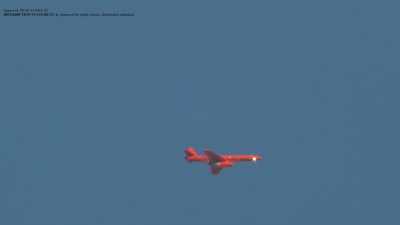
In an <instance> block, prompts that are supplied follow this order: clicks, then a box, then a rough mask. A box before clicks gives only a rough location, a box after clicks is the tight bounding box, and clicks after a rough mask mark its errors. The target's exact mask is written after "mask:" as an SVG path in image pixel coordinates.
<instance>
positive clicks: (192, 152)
mask: <svg viewBox="0 0 400 225" xmlns="http://www.w3.org/2000/svg"><path fill="white" fill-rule="evenodd" d="M185 153H186V157H185V159H186V160H187V161H189V162H192V161H193V160H192V159H193V158H195V157H197V153H196V151H195V150H194V148H193V147H190V148H188V149H187V150H185Z"/></svg>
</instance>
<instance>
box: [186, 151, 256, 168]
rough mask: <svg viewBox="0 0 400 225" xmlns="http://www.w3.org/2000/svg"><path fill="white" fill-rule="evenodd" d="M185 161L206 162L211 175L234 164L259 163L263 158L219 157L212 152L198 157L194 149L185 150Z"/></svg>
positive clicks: (247, 156)
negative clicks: (244, 162)
mask: <svg viewBox="0 0 400 225" xmlns="http://www.w3.org/2000/svg"><path fill="white" fill-rule="evenodd" d="M185 153H186V157H185V159H186V160H187V161H188V162H190V163H192V162H206V163H208V164H209V165H210V167H211V174H218V173H219V172H220V171H221V170H222V169H223V168H225V167H232V166H233V163H234V162H243V161H253V162H255V161H257V160H261V159H262V157H261V156H258V155H218V154H216V153H214V152H212V151H211V150H208V149H206V150H204V153H205V155H198V154H197V153H196V151H195V150H194V148H193V147H189V148H188V149H187V150H185Z"/></svg>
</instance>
